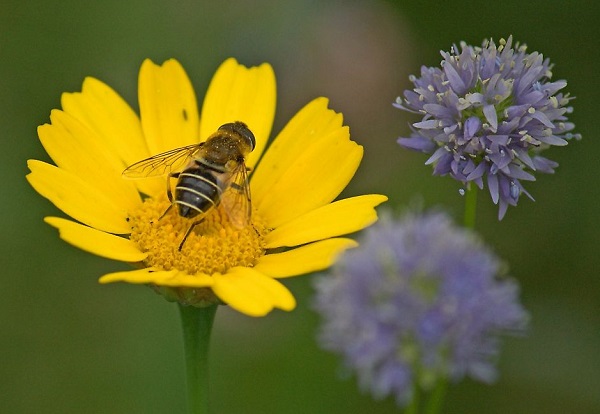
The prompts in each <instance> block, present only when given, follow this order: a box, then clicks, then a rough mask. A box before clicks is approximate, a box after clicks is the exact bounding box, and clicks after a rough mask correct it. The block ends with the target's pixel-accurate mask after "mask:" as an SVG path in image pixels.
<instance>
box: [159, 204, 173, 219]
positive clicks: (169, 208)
mask: <svg viewBox="0 0 600 414" xmlns="http://www.w3.org/2000/svg"><path fill="white" fill-rule="evenodd" d="M171 207H173V204H170V205H169V207H167V209H166V210H165V212H164V213H162V214H161V215H160V217H159V218H158V219H159V220H161V219H162V218H163V217H164V216H166V215H167V213H168V212H169V210H171Z"/></svg>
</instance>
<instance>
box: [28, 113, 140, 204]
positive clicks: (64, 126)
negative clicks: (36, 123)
mask: <svg viewBox="0 0 600 414" xmlns="http://www.w3.org/2000/svg"><path fill="white" fill-rule="evenodd" d="M50 120H51V122H52V123H51V124H45V125H42V126H40V127H39V128H38V135H39V137H40V141H41V142H42V145H43V146H44V148H45V149H46V152H47V153H48V155H50V157H51V158H52V159H53V160H54V162H55V163H56V165H57V166H58V167H60V168H61V169H63V170H65V171H68V172H70V173H73V174H74V175H77V176H79V177H80V178H81V179H83V180H85V181H87V182H89V183H93V185H94V187H96V188H97V189H98V191H99V192H101V193H104V194H105V195H106V196H107V197H113V198H114V199H115V200H118V203H119V204H120V205H123V206H124V207H125V208H128V209H131V208H133V207H135V206H136V205H138V204H139V203H140V202H141V199H140V195H139V193H138V191H137V189H136V187H135V186H134V185H133V184H132V183H131V181H127V180H124V179H123V178H122V177H121V172H122V171H123V161H122V160H121V159H120V158H119V157H118V155H117V154H114V153H111V152H110V151H109V149H108V148H107V147H106V146H105V145H104V143H103V141H102V139H101V138H100V137H99V136H98V135H97V134H96V133H94V132H93V131H92V130H90V129H89V128H88V127H86V126H85V125H84V124H82V123H81V122H79V121H78V120H77V119H75V118H73V117H72V116H71V115H69V114H67V113H65V112H63V111H58V110H54V111H52V113H51V115H50Z"/></svg>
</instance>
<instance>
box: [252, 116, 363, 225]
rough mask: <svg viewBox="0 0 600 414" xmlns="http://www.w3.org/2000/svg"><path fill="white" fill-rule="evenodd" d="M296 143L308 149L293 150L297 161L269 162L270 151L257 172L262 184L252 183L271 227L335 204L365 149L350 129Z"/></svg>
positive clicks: (306, 137)
mask: <svg viewBox="0 0 600 414" xmlns="http://www.w3.org/2000/svg"><path fill="white" fill-rule="evenodd" d="M307 128H308V127H307ZM307 131H310V128H309V129H307ZM286 135H287V134H286ZM278 139H279V138H278ZM296 139H298V140H300V141H303V142H304V143H306V147H303V148H294V147H292V150H293V151H294V152H295V154H294V155H295V157H294V158H293V159H288V162H289V163H288V164H286V163H284V162H279V161H277V160H271V159H270V158H269V159H267V156H268V155H269V154H270V152H271V148H269V151H268V153H267V154H266V155H265V158H266V159H265V160H264V161H263V162H261V164H260V165H259V166H258V168H257V171H256V173H257V174H260V175H259V176H258V177H259V180H258V181H259V183H258V184H257V183H256V182H255V178H253V179H252V181H251V184H252V194H253V197H254V198H253V199H254V205H255V206H256V207H257V209H258V211H259V213H260V215H261V216H262V217H264V218H265V219H266V221H267V223H268V225H269V226H270V227H278V226H280V225H282V224H283V223H286V222H288V221H290V220H292V219H295V218H297V217H299V216H301V215H302V214H305V213H307V212H309V211H311V210H313V209H315V208H318V207H321V206H324V205H325V204H328V203H330V202H331V201H333V200H334V199H335V198H336V197H337V196H338V195H339V193H340V192H341V191H342V190H343V189H344V187H346V185H347V184H348V183H349V182H350V179H351V178H352V177H353V176H354V173H355V172H356V169H357V168H358V165H359V164H360V160H361V159H362V154H363V150H362V147H361V146H360V145H357V144H356V143H355V142H353V141H351V140H350V135H349V132H348V128H347V127H337V128H334V129H333V130H332V131H329V132H328V133H326V134H325V135H323V134H318V135H314V136H313V135H310V134H306V133H305V134H304V135H298V136H297V137H296ZM263 168H265V170H263ZM265 171H267V172H268V171H270V175H269V177H264V173H265Z"/></svg>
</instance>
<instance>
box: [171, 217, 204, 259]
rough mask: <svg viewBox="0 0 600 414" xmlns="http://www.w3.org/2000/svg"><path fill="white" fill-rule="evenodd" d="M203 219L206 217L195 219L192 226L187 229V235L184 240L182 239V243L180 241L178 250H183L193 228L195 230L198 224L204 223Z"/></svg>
mask: <svg viewBox="0 0 600 414" xmlns="http://www.w3.org/2000/svg"><path fill="white" fill-rule="evenodd" d="M203 221H204V218H201V219H200V220H198V221H194V222H193V223H192V225H191V226H190V228H189V229H187V231H186V232H185V235H184V236H183V240H181V243H179V248H178V249H177V250H178V251H181V248H182V247H183V243H185V241H186V240H187V238H188V236H189V235H190V233H191V232H192V230H194V227H196V226H197V225H198V224H200V223H202V222H203Z"/></svg>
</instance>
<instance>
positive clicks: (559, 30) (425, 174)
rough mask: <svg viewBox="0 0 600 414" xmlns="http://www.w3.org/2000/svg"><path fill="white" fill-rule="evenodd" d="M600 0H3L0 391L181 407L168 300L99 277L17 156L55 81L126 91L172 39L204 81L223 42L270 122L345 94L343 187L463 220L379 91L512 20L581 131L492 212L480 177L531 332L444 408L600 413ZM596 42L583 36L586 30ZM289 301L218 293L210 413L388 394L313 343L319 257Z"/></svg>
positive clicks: (4, 395)
mask: <svg viewBox="0 0 600 414" xmlns="http://www.w3.org/2000/svg"><path fill="white" fill-rule="evenodd" d="M599 5H600V3H599V2H591V1H587V0H578V1H548V0H532V1H528V2H524V1H522V0H504V1H502V2H486V3H485V5H484V3H483V2H482V3H479V2H467V1H458V0H449V1H445V2H439V4H438V3H437V2H429V1H403V2H384V1H363V2H359V1H355V2H351V1H345V2H342V1H338V2H335V1H314V0H313V1H309V0H306V1H300V0H297V1H291V0H284V1H275V0H270V1H269V0H259V1H221V2H208V1H192V0H187V1H173V0H171V1H142V0H134V1H121V0H106V1H102V2H81V1H74V0H63V1H60V2H58V1H42V0H40V1H17V0H2V1H1V2H0V127H1V129H0V131H1V133H0V143H1V145H2V148H1V151H0V157H1V163H0V169H1V172H2V176H3V181H2V199H3V200H4V201H3V202H2V203H0V238H1V243H0V249H1V251H0V261H1V264H2V267H1V268H0V269H2V272H3V275H2V277H1V278H0V289H1V292H2V299H1V301H0V358H1V359H0V367H1V368H0V369H1V373H2V375H1V379H0V412H2V413H82V412H85V413H90V414H91V413H183V412H184V411H185V406H184V373H183V353H182V343H181V339H180V329H179V319H178V314H177V309H176V306H175V305H173V304H169V303H167V302H166V301H164V300H163V299H162V298H161V297H159V296H157V295H155V294H154V293H153V292H152V291H151V290H150V289H148V288H145V287H140V286H132V285H125V284H121V285H111V286H100V285H99V284H98V283H97V278H98V277H99V276H100V275H102V274H104V273H106V272H110V271H116V270H124V269H127V266H125V265H123V264H120V263H116V262H110V261H107V260H104V259H101V258H98V257H95V256H92V255H89V254H86V253H83V252H81V251H79V250H77V249H75V248H73V247H71V246H69V245H67V244H65V243H64V242H62V241H60V240H59V238H58V237H57V234H56V232H55V230H53V229H52V228H50V227H49V226H47V225H45V224H44V223H43V222H42V218H43V217H44V216H46V215H57V214H59V212H58V211H57V210H56V209H55V208H54V206H52V205H51V204H50V203H49V202H47V201H45V200H44V199H42V198H41V197H40V196H38V195H37V194H36V193H35V192H34V191H33V190H32V189H31V188H30V187H29V186H28V185H27V183H26V181H25V178H24V176H25V174H26V172H27V170H26V167H25V161H26V160H27V159H29V158H35V159H41V160H48V157H47V155H46V154H45V153H44V151H43V149H42V147H41V145H40V144H39V142H38V140H37V136H36V127H37V125H39V124H43V123H45V122H48V116H49V113H50V110H51V109H52V108H57V107H59V105H60V94H61V93H62V92H65V91H78V90H80V87H81V82H82V81H83V79H84V77H85V76H95V77H97V78H99V79H101V80H103V81H105V82H106V83H108V84H109V85H111V86H112V87H114V88H115V89H116V90H117V91H118V92H120V93H121V94H122V95H123V96H124V97H125V98H126V99H127V101H128V102H129V103H130V104H132V105H133V106H134V107H135V108H137V102H136V94H137V72H138V69H139V65H140V64H141V62H142V60H143V59H144V58H146V57H149V58H151V59H153V60H154V61H156V62H162V61H163V60H164V59H167V58H170V57H175V58H177V59H178V60H180V61H181V62H182V64H183V65H184V67H185V68H186V70H187V72H188V74H189V76H190V78H191V79H192V82H193V84H194V86H195V87H196V90H197V94H198V96H199V97H200V99H201V97H202V96H203V94H204V91H205V89H206V86H207V83H208V81H209V79H210V77H211V76H212V74H213V71H214V70H215V68H216V67H217V66H218V65H219V64H220V63H221V61H222V60H224V59H225V58H226V57H229V56H234V57H236V58H238V60H240V62H242V63H244V64H246V65H253V64H258V63H261V62H263V61H268V62H270V63H271V64H272V65H273V66H274V69H275V72H276V75H277V79H278V109H277V116H276V121H275V128H274V131H278V130H280V129H281V127H282V126H283V125H284V124H285V122H286V121H287V120H288V119H289V118H290V117H291V116H292V115H293V114H294V113H295V112H296V111H297V110H298V109H299V108H300V107H301V106H302V105H304V104H305V103H306V102H308V101H309V100H311V99H312V98H314V97H316V96H320V95H323V96H327V97H329V98H330V100H331V107H332V108H334V109H336V110H338V111H341V112H343V113H344V115H345V123H346V124H347V125H349V126H350V128H351V133H352V136H353V138H354V139H355V140H356V141H358V142H359V143H360V144H362V145H363V146H364V147H365V159H364V162H363V164H362V166H361V168H360V170H359V172H358V174H357V176H356V178H355V180H354V181H353V183H352V184H351V186H350V187H349V188H348V190H347V191H346V194H347V195H355V194H361V193H373V192H380V193H384V194H388V195H389V196H390V202H389V203H388V205H389V206H391V207H393V208H394V209H395V210H397V211H401V210H402V209H404V208H406V206H410V205H415V204H420V205H424V206H426V207H429V206H444V207H447V208H448V209H449V211H450V212H451V213H452V214H453V215H454V217H456V218H457V219H458V220H460V217H461V210H462V199H461V197H460V196H459V195H458V191H457V190H458V185H457V183H455V182H454V181H452V180H451V179H449V178H437V177H431V169H430V168H428V167H425V166H423V165H422V164H423V162H424V161H425V158H426V157H425V156H423V155H421V154H417V153H412V152H408V151H406V150H403V149H400V148H399V147H398V146H397V145H396V144H395V139H396V137H397V136H399V135H402V134H404V135H406V134H408V131H409V130H408V126H407V125H408V122H409V121H413V122H414V121H415V119H414V118H410V117H408V116H406V115H405V114H403V113H401V112H399V111H398V110H396V109H394V108H392V106H391V103H392V102H393V101H394V99H395V98H396V96H397V95H399V94H401V92H402V91H403V90H404V89H405V88H407V87H409V86H410V85H409V84H408V79H407V78H408V75H409V74H411V73H418V71H419V67H420V65H421V64H426V65H429V66H432V65H438V64H439V61H440V56H439V54H438V51H439V50H440V49H444V50H448V49H449V47H450V45H451V44H452V43H455V42H459V41H461V40H465V41H467V42H469V43H471V44H480V43H481V40H482V39H483V38H485V37H490V36H491V37H493V38H494V39H498V38H500V37H506V36H508V35H510V34H513V35H514V37H515V39H517V40H520V41H521V42H525V43H527V44H528V46H529V51H533V50H538V51H540V52H542V53H543V54H544V55H545V56H547V57H550V58H551V59H552V61H553V62H554V63H555V67H554V70H553V72H554V79H567V80H568V82H569V85H568V87H567V90H568V91H569V92H571V94H572V95H575V96H577V99H576V100H575V101H574V102H573V105H574V106H575V113H574V114H573V115H572V116H571V120H573V121H574V122H575V123H576V125H577V132H580V133H582V134H583V138H584V139H583V140H582V141H580V142H573V143H572V144H571V145H569V146H568V147H566V148H556V149H552V150H550V151H549V152H548V153H547V155H548V156H549V158H551V159H554V160H557V161H558V162H559V163H560V167H559V169H558V172H557V173H556V174H555V175H552V176H547V175H546V176H545V175H540V176H538V182H535V183H532V184H531V185H529V186H528V189H529V190H530V192H531V193H532V194H533V195H534V197H535V198H536V200H537V201H536V202H535V203H533V202H531V201H529V200H527V199H526V198H523V199H522V201H521V203H520V205H519V207H518V208H511V209H510V210H509V211H508V214H507V217H506V218H505V219H504V220H503V221H502V222H498V221H497V220H496V215H497V209H496V207H495V206H493V205H492V203H491V201H490V200H489V198H488V196H487V195H486V196H481V197H480V204H479V211H478V223H477V227H478V229H479V230H480V232H481V233H482V235H483V237H484V238H485V239H486V241H487V242H488V243H489V244H490V245H492V246H493V247H494V249H495V250H496V251H497V253H498V254H499V255H500V256H501V257H502V258H504V259H505V260H506V261H507V262H508V263H509V264H510V267H511V273H512V275H514V276H515V277H516V278H518V280H519V281H520V283H521V285H522V297H523V301H524V303H525V305H526V307H527V308H528V309H529V310H530V312H531V314H532V329H531V332H530V334H529V335H528V336H527V337H526V338H520V339H511V340H509V341H506V342H505V346H504V349H503V353H502V357H501V360H500V363H499V366H500V370H501V378H500V380H499V382H498V383H497V384H496V385H494V386H485V385H481V384H477V383H474V382H471V381H464V382H462V383H460V384H458V385H456V386H453V387H452V388H451V389H450V392H449V394H448V399H447V402H446V406H445V408H446V410H445V412H446V413H550V414H553V413H561V414H562V413H600V352H599V351H600V312H599V311H600V278H599V277H598V276H599V273H600V271H599V269H600V254H599V253H600V252H599V249H598V246H599V245H600V237H599V236H598V229H599V228H600V226H598V224H597V221H598V203H599V201H600V197H599V195H600V189H599V184H600V180H599V178H598V176H599V174H598V170H596V169H595V168H598V166H599V165H600V162H599V161H598V160H599V154H600V143H599V141H598V140H597V136H598V134H597V130H596V128H597V127H598V125H599V121H598V119H599V118H598V115H597V114H596V111H597V110H598V103H597V102H594V101H593V100H594V99H598V98H600V78H599V77H598V71H599V65H600V57H599V56H600V55H599V52H598V44H599V43H598V38H599V37H600V36H599V35H600V30H599V26H600V21H599V17H600V6H599ZM594 45H596V46H594ZM287 284H288V286H289V287H290V288H291V289H292V291H293V292H294V293H295V294H296V295H297V296H298V302H299V306H298V308H297V309H296V310H295V311H294V312H292V313H289V314H287V313H283V312H274V313H273V314H272V315H270V316H268V317H266V318H261V319H252V318H249V317H245V316H243V315H240V314H237V313H235V312H232V311H230V310H229V309H226V308H221V309H220V310H219V312H218V315H217V319H216V327H215V332H214V337H213V341H212V360H211V364H212V365H211V369H212V380H213V383H212V404H213V412H214V413H349V412H350V413H354V412H357V413H358V412H360V413H363V412H368V413H394V412H398V410H397V408H396V407H395V405H394V403H393V401H391V400H386V401H380V402H375V401H372V400H371V399H370V398H369V397H368V396H365V395H361V394H360V393H359V392H358V391H357V388H356V383H355V381H354V379H349V380H348V379H346V380H343V379H340V377H339V364H338V363H339V360H338V359H337V358H336V357H335V356H333V355H330V354H328V353H325V352H323V351H321V350H320V349H319V348H318V347H317V345H316V344H315V340H314V337H315V331H316V327H317V326H318V318H317V317H316V315H315V314H314V313H313V311H311V308H310V297H311V293H312V291H311V277H302V278H297V279H296V280H290V281H289V282H288V283H287Z"/></svg>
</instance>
